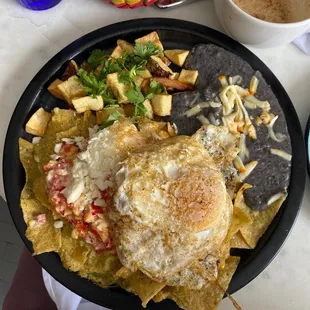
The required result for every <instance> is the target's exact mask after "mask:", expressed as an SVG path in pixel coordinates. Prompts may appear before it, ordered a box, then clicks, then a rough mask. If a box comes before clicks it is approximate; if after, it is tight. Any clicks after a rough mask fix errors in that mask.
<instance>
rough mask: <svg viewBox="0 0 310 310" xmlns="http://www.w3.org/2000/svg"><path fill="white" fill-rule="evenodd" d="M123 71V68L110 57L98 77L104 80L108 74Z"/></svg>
mask: <svg viewBox="0 0 310 310" xmlns="http://www.w3.org/2000/svg"><path fill="white" fill-rule="evenodd" d="M121 71H122V68H121V67H120V66H119V65H118V64H117V63H114V62H113V61H112V60H111V59H108V60H106V61H105V62H104V64H103V68H102V70H101V72H100V73H99V74H98V79H100V80H104V79H106V77H107V75H108V74H110V73H115V72H121Z"/></svg>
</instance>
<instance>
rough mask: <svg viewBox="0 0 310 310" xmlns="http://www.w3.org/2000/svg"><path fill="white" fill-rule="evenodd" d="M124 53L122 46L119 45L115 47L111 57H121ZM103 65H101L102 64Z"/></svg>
mask: <svg viewBox="0 0 310 310" xmlns="http://www.w3.org/2000/svg"><path fill="white" fill-rule="evenodd" d="M123 55H124V51H123V50H122V48H121V47H120V46H119V45H117V46H116V47H115V49H114V50H113V52H112V54H111V57H112V58H114V59H117V58H120V57H122V56H123ZM100 66H101V65H100ZM102 69H103V68H101V70H102Z"/></svg>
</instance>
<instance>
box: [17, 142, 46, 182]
mask: <svg viewBox="0 0 310 310" xmlns="http://www.w3.org/2000/svg"><path fill="white" fill-rule="evenodd" d="M18 143H19V158H20V161H21V163H22V165H23V167H24V169H25V173H26V185H25V186H32V184H33V182H34V181H35V180H36V179H37V178H38V177H39V176H40V175H41V172H40V170H39V167H38V163H37V162H36V161H35V160H34V145H33V144H32V143H30V142H28V141H26V140H24V139H22V138H19V140H18Z"/></svg>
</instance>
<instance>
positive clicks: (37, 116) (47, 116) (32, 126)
mask: <svg viewBox="0 0 310 310" xmlns="http://www.w3.org/2000/svg"><path fill="white" fill-rule="evenodd" d="M51 118H52V114H51V113H48V112H46V111H44V109H43V108H40V109H39V110H37V111H36V112H35V113H34V114H33V115H32V116H31V117H30V119H29V121H28V122H27V124H26V128H25V130H26V132H28V133H30V134H32V135H35V136H40V137H42V136H43V135H44V134H45V131H46V128H47V125H48V123H49V122H50V120H51Z"/></svg>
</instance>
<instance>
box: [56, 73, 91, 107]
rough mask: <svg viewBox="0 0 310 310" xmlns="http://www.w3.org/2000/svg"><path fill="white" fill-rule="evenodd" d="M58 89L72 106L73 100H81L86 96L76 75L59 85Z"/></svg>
mask: <svg viewBox="0 0 310 310" xmlns="http://www.w3.org/2000/svg"><path fill="white" fill-rule="evenodd" d="M58 89H59V90H60V91H61V93H62V95H63V96H64V98H65V99H66V101H67V102H68V103H69V104H70V105H72V99H73V98H80V97H85V96H86V93H85V91H84V87H83V85H82V84H81V83H80V82H79V80H78V77H77V76H76V75H75V76H72V77H70V78H69V79H68V80H67V81H65V82H63V83H61V84H59V85H58Z"/></svg>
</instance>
